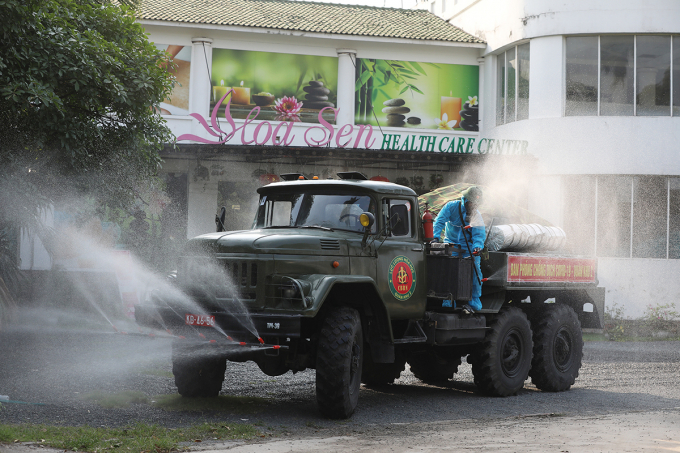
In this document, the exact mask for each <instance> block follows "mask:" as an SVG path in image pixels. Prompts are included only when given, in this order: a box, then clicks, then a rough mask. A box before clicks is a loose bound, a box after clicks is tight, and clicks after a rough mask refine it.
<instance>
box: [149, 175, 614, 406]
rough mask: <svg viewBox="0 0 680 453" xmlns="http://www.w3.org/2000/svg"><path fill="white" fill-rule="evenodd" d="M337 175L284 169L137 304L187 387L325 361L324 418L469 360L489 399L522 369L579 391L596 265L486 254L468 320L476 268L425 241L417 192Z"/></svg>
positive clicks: (320, 373)
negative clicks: (367, 390)
mask: <svg viewBox="0 0 680 453" xmlns="http://www.w3.org/2000/svg"><path fill="white" fill-rule="evenodd" d="M338 176H339V179H331V180H318V179H312V180H308V179H306V178H305V177H304V176H302V175H297V174H292V175H282V177H283V179H284V180H283V181H281V182H277V183H272V184H269V185H266V186H264V187H261V188H259V189H258V192H259V194H260V199H259V204H258V206H257V214H256V218H255V220H254V223H253V226H252V228H251V229H250V230H245V231H230V232H224V231H222V232H214V233H209V234H204V235H201V236H198V237H196V238H194V239H191V240H190V241H189V242H188V244H187V246H186V248H185V250H184V252H183V254H182V256H181V261H180V265H179V267H178V269H177V274H176V278H175V285H176V286H177V287H178V288H179V289H180V290H181V291H179V292H177V293H176V294H174V295H172V296H169V295H158V296H156V297H152V298H150V299H149V300H147V301H146V302H145V303H143V304H141V305H138V306H136V310H135V315H136V320H137V322H138V323H139V324H141V325H144V326H151V327H156V328H162V329H165V330H167V331H168V332H170V333H171V334H172V335H174V336H175V339H174V340H173V373H174V377H175V383H176V385H177V388H178V391H179V393H180V394H181V395H183V396H185V397H196V396H217V395H218V394H219V393H220V391H221V390H222V383H223V380H224V376H225V370H226V366H227V362H228V361H234V362H243V361H254V362H255V363H256V364H257V365H258V366H259V368H260V369H261V370H262V371H263V372H264V373H265V374H267V375H269V376H279V375H282V374H284V373H287V372H288V371H292V372H294V373H295V372H298V371H302V370H305V369H307V368H311V369H315V370H316V396H317V402H318V407H319V410H320V412H321V413H322V414H323V415H324V416H326V417H329V418H347V417H349V416H350V415H351V414H352V413H353V412H354V411H355V408H356V407H357V400H358V397H359V393H360V391H359V390H360V386H361V383H364V384H366V385H369V386H378V385H387V384H391V383H393V382H394V380H395V379H397V378H398V377H399V376H400V373H401V372H402V371H403V370H404V369H405V364H406V363H408V364H409V367H410V370H411V371H412V372H413V374H414V375H415V376H416V377H417V378H418V379H421V380H422V381H424V382H427V383H437V382H442V381H446V380H448V379H451V378H453V375H454V373H456V372H457V370H458V366H459V365H460V364H461V360H462V358H464V357H467V361H468V362H469V363H470V364H471V365H472V372H473V375H474V381H475V384H476V386H477V388H478V390H479V391H480V392H482V393H484V394H488V395H495V396H507V395H513V394H516V393H517V392H518V391H519V390H520V389H521V388H523V386H524V382H525V380H526V379H527V378H528V377H531V379H532V382H533V383H534V384H535V385H536V387H538V388H539V389H541V390H543V391H549V392H559V391H564V390H567V389H569V388H570V387H571V385H573V384H574V380H575V379H576V377H577V376H578V372H579V368H580V367H581V357H582V346H583V343H582V333H581V326H585V327H590V328H601V326H602V322H603V319H602V316H603V309H604V288H601V287H598V283H597V279H596V261H595V260H594V259H592V258H584V257H568V256H559V255H555V254H539V253H533V254H532V253H513V252H488V254H487V253H484V259H483V261H482V272H483V274H484V278H485V279H486V281H485V282H484V285H483V295H482V306H483V308H482V309H481V310H480V311H479V312H477V313H475V314H472V315H469V314H467V315H466V314H463V313H462V312H461V309H460V305H462V303H463V302H464V301H466V300H469V299H470V297H471V296H470V294H471V282H472V279H473V278H478V277H481V276H476V275H475V272H474V268H473V266H472V261H471V260H470V259H469V258H467V259H465V258H454V257H452V256H451V252H452V250H450V247H451V246H450V245H448V244H442V245H438V246H435V245H434V244H432V245H431V244H430V243H429V241H428V240H427V239H428V238H426V237H425V233H424V229H423V224H422V219H421V216H420V213H419V203H418V196H417V194H416V193H415V192H414V191H413V190H411V189H410V188H407V187H404V186H401V185H397V184H392V183H389V182H380V181H371V180H367V178H366V177H365V176H364V175H362V174H361V173H357V172H346V173H340V174H338ZM223 219H224V211H223V214H222V221H223ZM218 220H219V219H218ZM218 229H219V228H218ZM437 247H438V248H437Z"/></svg>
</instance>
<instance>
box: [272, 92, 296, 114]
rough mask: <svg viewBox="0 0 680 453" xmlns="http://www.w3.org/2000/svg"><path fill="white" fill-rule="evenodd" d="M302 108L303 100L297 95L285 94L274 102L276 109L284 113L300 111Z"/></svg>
mask: <svg viewBox="0 0 680 453" xmlns="http://www.w3.org/2000/svg"><path fill="white" fill-rule="evenodd" d="M301 108H302V102H299V101H298V100H297V99H295V96H290V97H288V96H284V97H282V98H281V99H277V100H276V103H275V104H274V110H276V111H277V112H279V113H282V114H284V115H293V114H296V113H299V112H300V109H301Z"/></svg>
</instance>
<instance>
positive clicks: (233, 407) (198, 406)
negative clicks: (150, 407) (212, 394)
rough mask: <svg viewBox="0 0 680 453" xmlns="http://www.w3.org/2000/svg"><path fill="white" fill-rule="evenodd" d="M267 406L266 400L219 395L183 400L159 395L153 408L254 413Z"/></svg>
mask: <svg viewBox="0 0 680 453" xmlns="http://www.w3.org/2000/svg"><path fill="white" fill-rule="evenodd" d="M268 404H269V401H268V400H267V399H266V398H258V397H250V396H230V395H220V396H218V397H217V398H183V397H182V396H180V395H177V394H175V395H160V396H158V397H156V398H155V403H154V406H156V407H159V408H161V409H165V410H168V411H222V412H226V411H228V412H238V413H248V414H252V413H256V412H258V411H259V410H260V409H262V408H263V407H265V406H266V405H268Z"/></svg>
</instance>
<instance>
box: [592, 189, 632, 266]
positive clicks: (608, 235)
mask: <svg viewBox="0 0 680 453" xmlns="http://www.w3.org/2000/svg"><path fill="white" fill-rule="evenodd" d="M631 180H632V178H630V177H625V176H624V177H619V176H600V177H598V178H597V256H611V257H630V217H631V216H630V214H631V207H630V204H631V203H630V200H631V193H632V192H631Z"/></svg>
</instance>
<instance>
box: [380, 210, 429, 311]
mask: <svg viewBox="0 0 680 453" xmlns="http://www.w3.org/2000/svg"><path fill="white" fill-rule="evenodd" d="M381 212H382V219H380V221H381V224H382V228H386V235H387V237H386V238H385V242H384V243H383V244H382V245H380V246H379V248H378V266H377V267H378V268H377V274H378V275H377V279H376V280H377V282H378V285H379V289H380V292H381V295H382V298H383V300H384V301H385V304H386V306H387V309H388V310H389V312H390V316H391V317H392V319H412V318H418V317H421V316H422V314H423V312H424V311H425V303H426V294H427V285H426V282H427V278H426V275H425V264H424V263H425V259H424V256H425V255H424V253H425V252H424V246H423V243H422V242H420V240H419V237H418V226H417V225H418V223H417V221H418V215H417V207H416V204H415V200H414V199H410V198H400V197H394V198H383V199H382V209H381Z"/></svg>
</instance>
